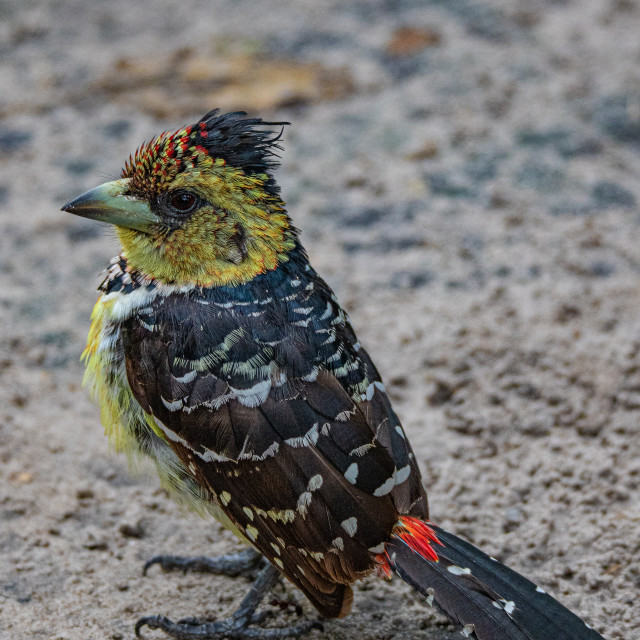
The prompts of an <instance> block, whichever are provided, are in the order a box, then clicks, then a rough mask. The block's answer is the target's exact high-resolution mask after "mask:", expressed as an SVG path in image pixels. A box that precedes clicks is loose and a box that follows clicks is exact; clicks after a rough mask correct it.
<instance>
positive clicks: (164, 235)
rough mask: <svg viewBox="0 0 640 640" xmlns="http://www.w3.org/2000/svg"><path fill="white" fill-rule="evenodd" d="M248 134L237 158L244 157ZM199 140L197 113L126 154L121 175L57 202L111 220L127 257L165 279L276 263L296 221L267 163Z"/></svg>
mask: <svg viewBox="0 0 640 640" xmlns="http://www.w3.org/2000/svg"><path fill="white" fill-rule="evenodd" d="M241 122H242V121H241ZM250 141H251V138H250V137H249V136H247V139H246V140H245V142H244V144H245V146H246V147H247V149H248V151H247V152H246V153H245V154H244V155H241V154H238V153H236V156H237V157H238V158H239V159H240V160H246V158H247V157H249V158H250V155H249V154H250V153H251V149H250V148H249V143H250ZM203 142H204V143H206V142H207V131H206V129H204V128H203V127H202V123H200V127H197V126H196V127H187V128H185V129H181V130H179V131H176V132H175V133H172V134H162V135H161V136H160V137H158V138H157V139H156V140H154V141H153V142H151V143H149V144H147V145H145V146H144V147H142V148H141V149H139V150H138V151H137V153H136V154H135V157H134V158H130V160H129V162H127V164H126V165H125V169H124V171H123V174H122V178H121V179H120V180H116V181H114V182H110V183H107V184H105V185H102V186H100V187H97V188H96V189H93V190H92V191H89V192H87V193H86V194H84V195H82V196H80V197H79V198H77V199H76V200H74V201H73V202H71V203H69V204H68V205H66V206H65V210H67V211H70V212H71V213H76V214H78V215H83V216H85V217H89V218H93V219H97V220H102V221H106V222H111V223H112V224H115V225H116V230H117V233H118V237H119V238H120V241H121V243H122V248H123V255H124V256H125V257H126V259H127V263H128V265H129V267H130V268H131V269H134V270H137V271H140V272H141V273H143V274H144V275H146V276H147V277H149V278H153V279H156V280H159V281H160V282H163V283H166V284H176V285H197V286H207V287H208V286H219V285H227V284H231V285H233V284H239V283H242V282H246V281H248V280H250V279H251V278H253V277H255V276H256V275H258V274H259V273H264V272H265V271H267V270H270V269H275V268H276V267H277V265H278V264H280V263H281V262H283V261H286V260H287V254H288V252H289V251H290V250H291V249H292V248H293V247H294V245H295V230H294V229H293V228H292V227H291V224H290V220H289V218H288V216H287V214H286V212H285V209H284V203H283V202H282V200H281V199H280V197H279V195H278V189H277V187H276V186H275V183H274V181H273V179H272V178H271V176H270V175H269V174H268V173H267V172H266V169H267V167H268V166H269V163H268V162H263V165H264V168H265V171H264V172H260V171H259V169H260V168H261V166H260V164H259V163H258V162H255V163H254V164H253V165H251V166H249V167H241V166H234V165H233V164H231V163H230V162H228V161H227V159H226V158H224V157H215V156H216V153H215V151H216V149H215V146H214V145H213V144H212V145H211V147H208V146H206V144H203ZM263 146H264V145H263ZM241 150H242V149H241ZM222 155H224V154H222ZM226 155H227V156H228V157H229V158H230V159H231V160H233V159H236V156H234V155H233V153H227V154H226ZM256 165H257V167H256ZM256 168H257V170H256Z"/></svg>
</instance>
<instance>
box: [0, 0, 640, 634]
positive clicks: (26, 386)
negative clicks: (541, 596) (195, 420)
mask: <svg viewBox="0 0 640 640" xmlns="http://www.w3.org/2000/svg"><path fill="white" fill-rule="evenodd" d="M639 25H640V3H639V2H637V0H581V1H578V0H548V1H545V0H520V1H515V2H514V1H508V0H447V1H446V2H445V1H443V0H441V1H433V2H429V3H427V2H424V1H423V0H399V1H397V2H389V1H384V0H379V1H376V0H369V1H366V0H360V1H354V2H338V1H334V2H324V3H319V2H315V1H312V0H305V1H298V2H296V3H291V2H283V1H282V2H278V1H276V0H265V1H263V2H261V3H253V2H248V1H246V0H233V1H232V0H228V1H222V0H220V1H218V0H216V1H213V2H210V1H205V0H182V1H181V2H180V3H173V2H168V1H167V0H164V1H156V2H151V1H150V0H138V1H137V2H124V1H122V0H114V1H113V2H107V3H98V2H86V1H81V0H77V1H73V0H58V1H55V2H54V1H53V0H49V1H46V0H41V1H39V2H30V1H25V0H5V1H4V2H3V3H2V4H1V5H0V43H1V44H0V56H1V60H2V63H1V67H0V87H1V89H2V90H1V91H0V116H1V118H0V152H1V153H0V168H1V172H0V275H1V278H0V326H1V327H2V329H1V338H0V638H2V640H26V639H32V638H50V639H52V640H94V639H95V640H101V639H104V638H108V639H111V640H123V639H131V638H132V637H133V630H132V629H133V624H134V622H135V620H136V619H137V618H138V617H139V616H142V615H144V614H150V613H163V614H167V615H170V616H172V617H173V618H174V619H176V618H179V617H182V616H186V615H195V614H198V615H210V616H211V615H215V614H218V615H223V614H225V613H228V612H229V611H231V610H232V609H233V606H234V603H236V602H237V601H238V598H239V597H241V594H242V593H243V591H244V590H245V589H246V583H245V582H244V581H243V580H241V579H240V580H235V581H234V580H231V579H226V578H214V577H211V576H197V575H187V576H183V575H163V574H162V573H161V572H160V571H159V570H152V571H151V572H150V575H149V576H148V577H146V578H143V577H142V575H141V567H142V563H143V562H144V560H145V559H147V558H149V557H150V556H151V555H153V554H155V553H158V552H174V553H182V554H215V553H219V552H224V551H227V550H230V549H234V548H237V547H236V543H235V541H234V539H233V538H232V536H231V535H230V534H228V533H226V532H224V531H221V530H220V528H219V527H218V526H217V525H216V524H215V523H212V522H209V521H205V520H200V519H199V518H197V517H195V516H192V515H189V514H185V513H183V512H181V511H180V509H179V508H178V507H176V506H175V505H174V504H173V503H171V501H170V500H169V499H168V498H167V497H166V495H165V494H164V493H163V492H162V491H161V490H159V489H158V486H157V483H156V481H155V480H154V479H153V478H152V477H147V476H146V475H145V474H144V473H142V474H141V475H140V474H138V475H133V476H132V475H130V473H129V471H128V470H127V465H126V461H125V460H123V459H121V458H118V457H116V456H114V455H113V454H112V453H110V452H109V449H108V446H107V443H106V441H105V439H104V437H103V434H102V429H101V427H100V424H99V416H98V411H97V409H96V408H95V407H94V406H92V404H91V403H90V401H89V400H88V399H87V398H86V396H85V393H84V392H83V391H82V389H81V388H80V381H81V377H82V369H81V365H80V364H79V362H78V358H79V354H80V352H81V350H82V348H83V342H84V339H85V335H86V332H87V328H88V324H89V314H90V310H91V307H92V304H93V302H94V300H95V298H96V294H95V292H94V290H95V287H96V286H97V284H98V282H99V279H100V272H101V270H102V269H103V268H104V267H105V266H106V264H107V261H108V259H109V258H110V257H111V256H112V255H115V253H117V246H116V243H115V240H114V238H113V235H112V233H111V232H110V231H109V230H107V229H104V228H103V227H100V226H98V225H94V224H92V223H89V222H85V221H82V220H80V219H76V218H72V217H71V216H68V215H65V214H62V213H60V212H59V208H60V206H61V205H62V204H63V203H64V202H66V201H67V200H69V199H70V198H71V197H73V196H74V195H77V194H78V193H80V192H81V191H83V190H85V189H87V188H90V187H92V186H95V185H97V184H99V183H100V182H102V181H104V180H105V179H106V178H107V177H109V176H115V175H117V174H118V172H119V169H120V167H121V165H122V164H123V162H124V160H125V158H126V157H127V156H128V154H129V153H130V152H132V151H133V150H134V148H135V147H136V146H137V145H138V144H139V143H140V142H142V141H143V140H144V139H148V138H149V137H150V136H152V135H153V134H155V133H157V132H158V131H160V130H162V129H165V128H174V127H177V126H179V125H181V124H184V123H187V122H192V121H195V119H197V118H198V117H199V116H200V115H202V114H203V113H204V112H205V111H207V110H208V109H210V108H212V107H215V106H222V107H223V108H225V109H227V108H238V107H244V108H245V109H247V110H248V111H250V112H251V113H253V114H258V115H262V116H264V117H268V118H276V119H280V120H290V121H291V122H292V123H293V125H292V126H291V127H289V128H288V129H287V131H286V135H285V144H286V151H285V154H284V156H283V166H282V168H281V170H280V172H279V178H280V182H281V184H282V187H283V191H284V194H285V197H286V199H287V201H288V203H289V208H290V212H291V214H292V216H293V217H294V219H295V221H296V224H297V225H298V226H299V227H301V228H302V229H303V238H304V240H305V244H306V246H307V247H308V249H309V252H310V254H311V256H312V259H313V262H314V264H315V266H316V268H317V269H318V270H319V271H320V272H321V273H322V274H323V275H324V276H325V277H326V278H327V280H328V281H329V282H330V283H331V284H332V286H333V287H334V288H335V289H336V291H337V293H338V295H339V297H340V299H341V300H342V302H343V304H344V305H345V306H346V308H347V309H348V311H349V312H350V314H351V316H352V320H353V322H354V325H355V326H356V328H357V330H358V332H359V336H360V339H361V341H362V342H363V344H365V345H366V346H367V348H368V350H369V352H370V353H371V354H372V355H373V356H374V359H375V360H376V362H377V364H378V367H379V368H380V370H381V371H382V373H383V376H384V378H385V380H386V382H387V386H388V388H389V389H390V393H391V395H392V397H393V400H394V401H395V405H396V410H397V411H398V413H399V414H400V416H401V417H402V419H403V421H404V425H405V428H406V430H407V431H408V433H409V434H410V436H411V439H412V441H413V444H414V449H415V450H416V453H417V455H418V457H419V459H420V463H421V466H422V469H423V472H424V480H425V483H426V485H427V487H428V488H429V491H430V497H431V506H432V515H433V518H434V520H435V521H437V522H439V523H441V524H442V525H443V526H445V527H447V528H449V529H451V530H453V531H455V532H457V533H458V534H460V535H463V536H466V537H467V538H468V539H470V540H471V541H473V542H474V543H476V544H478V545H480V546H482V547H483V548H485V549H486V550H487V551H488V552H490V553H491V554H492V555H494V556H496V557H498V558H500V559H502V560H503V561H506V562H508V563H509V564H511V565H512V566H514V567H515V568H517V569H519V570H521V571H522V572H523V573H525V574H526V575H528V576H529V577H531V578H532V579H534V580H535V581H536V582H538V583H539V584H541V585H542V586H543V587H544V588H545V589H546V590H548V591H550V592H552V593H554V594H555V595H556V596H558V597H559V598H560V599H562V600H563V601H564V602H565V603H566V604H567V605H569V606H570V607H571V608H573V609H574V610H575V611H576V612H577V613H579V614H580V615H582V616H583V617H584V618H585V619H586V620H588V621H589V622H590V623H591V624H592V625H593V626H594V627H596V628H597V629H598V630H599V631H600V632H601V633H603V635H604V636H605V637H607V638H609V639H610V640H613V639H614V638H628V639H631V638H634V637H639V636H640V632H639V631H638V630H639V629H640V622H639V617H638V613H637V609H636V608H634V603H635V602H636V601H637V597H638V591H639V589H640V500H639V498H638V490H639V485H640V455H639V454H640V332H639V329H638V315H639V312H640V294H639V291H638V285H639V283H640V254H639V252H638V246H639V241H640V216H639V212H638V201H639V198H640V184H639V181H638V176H640V90H639V89H638V87H640V40H639V39H638V27H639ZM301 601H302V600H301ZM304 607H305V615H313V612H312V611H311V610H310V608H309V607H308V605H307V604H306V603H305V604H304ZM294 618H295V616H294V615H293V614H289V619H294ZM146 636H148V637H149V638H152V637H153V638H159V637H161V634H159V633H157V632H147V634H146ZM315 637H319V636H318V634H317V633H316V635H315ZM322 637H330V638H338V639H344V640H356V639H362V638H365V639H366V638H370V639H376V640H382V639H383V638H384V639H387V638H398V639H403V640H410V639H414V638H416V639H417V638H430V639H435V638H453V637H460V636H458V635H457V634H455V635H454V634H452V632H451V630H450V627H448V626H447V624H446V622H444V621H443V620H442V618H440V617H438V616H437V615H436V614H434V613H433V611H432V610H431V609H429V608H428V607H427V606H426V605H425V604H423V603H422V602H420V601H419V599H418V598H417V597H415V596H414V595H412V594H410V593H409V592H408V590H407V589H406V588H405V587H403V585H401V584H399V583H398V582H397V581H395V582H394V583H391V584H387V583H382V582H376V581H373V580H371V581H368V582H366V583H364V584H362V585H361V586H360V587H359V589H358V592H357V594H356V604H355V608H354V613H353V615H352V616H350V617H349V618H348V619H346V620H344V621H339V622H330V623H328V624H327V625H326V628H325V635H324V636H322Z"/></svg>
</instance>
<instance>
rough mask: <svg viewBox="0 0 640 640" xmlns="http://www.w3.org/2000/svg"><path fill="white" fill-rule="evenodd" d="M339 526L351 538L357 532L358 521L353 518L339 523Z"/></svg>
mask: <svg viewBox="0 0 640 640" xmlns="http://www.w3.org/2000/svg"><path fill="white" fill-rule="evenodd" d="M340 526H341V527H342V528H343V529H344V530H345V531H346V532H347V533H348V534H349V535H350V536H351V537H352V538H353V536H355V535H356V531H357V530H358V521H357V520H356V519H355V518H347V519H346V520H343V521H342V522H341V523H340Z"/></svg>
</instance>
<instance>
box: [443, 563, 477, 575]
mask: <svg viewBox="0 0 640 640" xmlns="http://www.w3.org/2000/svg"><path fill="white" fill-rule="evenodd" d="M447 571H448V572H449V573H453V575H454V576H463V575H465V574H467V575H471V569H469V567H465V568H464V569H463V568H462V567H458V566H457V565H455V564H450V565H449V566H448V567H447Z"/></svg>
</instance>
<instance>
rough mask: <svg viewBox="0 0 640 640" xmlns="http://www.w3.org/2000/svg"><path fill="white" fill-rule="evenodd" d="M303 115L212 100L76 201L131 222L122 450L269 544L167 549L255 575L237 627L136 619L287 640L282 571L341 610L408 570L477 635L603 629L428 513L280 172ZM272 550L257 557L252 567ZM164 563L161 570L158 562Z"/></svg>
mask: <svg viewBox="0 0 640 640" xmlns="http://www.w3.org/2000/svg"><path fill="white" fill-rule="evenodd" d="M283 124H287V123H273V122H264V121H262V120H261V119H258V118H247V117H246V116H245V114H244V113H230V114H224V115H221V114H220V113H219V112H218V111H212V112H210V113H208V114H207V115H205V116H204V117H203V118H202V119H201V120H200V121H199V122H197V123H196V124H195V125H192V126H187V127H185V128H183V129H180V130H178V131H176V132H173V133H163V134H162V135H160V136H159V137H158V138H157V139H155V140H154V141H152V142H151V143H149V144H145V145H144V146H142V147H141V148H140V149H139V150H138V151H137V152H136V153H135V155H134V156H133V157H132V158H130V159H129V161H128V162H127V163H126V165H125V168H124V170H123V172H122V177H121V178H120V179H118V180H114V181H112V182H108V183H106V184H103V185H102V186H99V187H97V188H95V189H93V190H91V191H88V192H87V193H85V194H83V195H81V196H79V197H78V198H76V199H75V200H73V201H72V202H70V203H69V204H67V205H66V206H65V207H64V210H65V211H68V212H70V213H74V214H77V215H80V216H84V217H86V218H91V219H93V220H99V221H103V222H108V223H111V224H113V225H115V230H116V232H117V235H118V238H119V240H120V242H121V244H122V252H121V253H120V255H119V256H117V257H116V258H114V259H113V260H112V262H111V266H110V268H109V269H108V272H107V276H106V279H105V280H104V282H103V283H102V284H101V285H100V289H99V290H100V298H99V300H98V302H97V304H96V306H95V308H94V311H93V314H92V322H91V329H90V333H89V338H88V343H87V348H86V351H85V353H84V359H85V361H86V376H85V381H86V383H87V384H88V386H89V388H90V390H91V392H92V394H93V396H94V397H95V398H96V399H97V400H98V402H99V403H100V405H101V408H102V422H103V424H104V427H105V430H106V433H107V435H108V437H109V440H110V441H111V443H112V444H113V446H114V447H115V449H116V450H119V451H124V452H126V453H127V454H128V455H129V456H130V457H131V458H134V459H135V458H137V457H146V458H150V459H151V460H152V461H153V463H155V466H156V468H157V471H158V474H159V476H160V480H161V482H162V485H163V486H164V487H166V489H167V490H168V491H169V492H170V493H171V494H172V495H173V496H174V497H176V498H177V499H178V500H180V501H182V502H183V503H186V504H187V505H189V506H191V507H192V508H194V509H195V510H198V511H200V512H206V513H209V514H212V515H213V516H215V517H216V518H217V519H218V520H219V521H220V522H221V523H222V524H223V525H224V526H226V527H228V528H229V529H231V530H232V531H233V532H234V533H235V534H236V535H237V536H238V537H239V538H240V539H241V540H242V541H243V542H244V543H246V545H248V546H249V547H250V548H252V549H253V551H249V552H246V553H238V554H235V555H234V554H230V555H229V556H227V557H223V558H222V559H220V560H219V561H218V562H217V564H216V560H215V559H209V560H207V559H203V558H200V559H192V560H191V561H189V560H186V559H180V558H176V557H173V556H160V557H159V558H155V559H153V560H152V561H151V562H160V563H161V564H162V565H163V567H165V568H172V567H176V566H179V567H183V568H186V567H189V566H192V567H194V568H197V566H199V565H203V564H204V565H207V566H208V567H209V568H210V569H212V570H214V571H215V570H216V568H217V570H219V571H220V572H222V573H229V574H233V573H238V572H240V571H242V570H243V569H245V570H246V569H247V567H249V568H251V567H253V570H254V571H258V570H259V573H258V578H257V579H256V582H255V583H254V586H253V587H252V589H251V590H250V591H249V594H248V595H247V596H246V598H245V599H244V600H243V602H242V604H241V606H240V607H239V609H238V610H237V611H236V612H235V613H234V614H233V615H232V616H231V617H230V618H228V619H225V620H221V621H215V622H207V621H198V620H197V619H194V618H189V619H186V620H183V621H179V622H173V621H171V620H169V619H168V618H165V617H163V616H148V617H146V618H142V619H141V620H139V621H138V624H137V626H136V633H139V632H140V630H141V628H142V627H144V626H145V625H146V626H148V627H151V628H160V629H163V630H164V631H165V632H166V633H168V634H169V635H170V636H172V637H174V638H178V639H179V640H187V639H190V638H199V639H202V638H223V637H229V638H256V637H258V638H283V637H290V636H295V635H300V634H302V633H305V632H307V631H309V630H310V629H311V628H313V627H316V626H318V622H317V621H305V622H302V623H300V624H297V625H295V626H293V627H284V628H277V627H264V626H262V622H263V621H264V620H265V617H266V615H265V612H264V611H263V612H259V611H257V607H258V605H259V603H260V601H261V600H262V598H263V596H264V595H265V593H266V592H267V591H268V590H269V589H270V588H271V587H273V586H274V584H275V582H276V581H277V579H278V577H280V575H284V576H285V577H286V578H287V579H288V580H290V581H291V582H292V583H293V584H294V585H295V586H296V587H298V588H299V589H300V590H301V591H302V592H303V593H304V594H305V595H306V596H307V598H308V599H309V600H310V601H311V604H313V606H314V607H315V608H316V609H317V610H318V611H319V612H320V614H321V616H323V617H326V618H339V617H342V616H345V615H347V614H348V613H349V611H350V610H351V605H352V600H353V592H352V585H353V583H354V582H356V581H357V580H360V579H362V578H364V577H365V576H367V575H369V574H372V573H377V574H378V575H380V576H382V577H385V576H386V577H389V576H391V574H393V573H395V574H397V575H398V576H400V578H402V579H403V580H405V581H406V582H408V583H409V584H410V585H411V586H412V587H414V588H415V589H416V590H417V591H419V592H420V593H421V594H423V595H424V596H425V597H426V599H427V601H428V602H429V603H432V604H436V605H437V606H438V607H439V608H440V609H441V610H442V611H444V612H445V613H446V614H447V615H448V616H449V617H450V618H451V619H452V620H453V621H454V622H455V623H457V624H459V625H461V627H462V631H463V634H464V635H465V636H466V637H468V638H477V639H478V640H596V639H597V638H601V636H600V635H599V634H598V633H596V632H595V631H594V630H593V629H592V628H591V627H589V626H588V625H587V624H586V623H585V622H583V621H582V620H580V618H578V617H577V616H576V615H574V614H573V613H571V612H570V611H569V610H568V609H566V608H565V607H564V606H562V605H561V604H560V603H559V602H557V601H556V600H554V599H553V598H552V597H551V596H550V595H548V594H546V593H545V592H544V591H543V590H542V589H541V588H539V587H536V585H535V584H533V583H532V582H530V581H529V580H527V579H526V578H524V577H522V576H520V575H519V574H518V573H516V572H515V571H513V570H511V569H509V568H508V567H506V566H504V565H503V564H501V563H500V562H498V561H497V560H495V559H494V558H492V557H490V556H488V555H486V554H485V553H483V552H482V551H480V550H478V549H476V548H475V547H473V546H472V545H471V544H469V543H468V542H465V541H463V540H461V539H460V538H458V537H456V536H455V535H453V534H451V533H449V532H447V531H444V530H443V529H441V528H440V527H438V526H436V525H435V524H433V523H431V522H430V521H429V519H428V517H429V515H428V508H427V496H426V493H425V490H424V488H423V486H422V482H421V477H420V471H419V469H418V464H417V461H416V459H415V457H414V454H413V453H412V450H411V446H410V444H409V441H408V439H407V434H406V433H405V431H404V430H403V428H402V426H401V424H400V420H399V419H398V416H397V415H396V414H395V413H394V411H393V408H392V407H391V402H390V401H389V397H388V396H387V394H386V392H385V388H384V385H383V382H382V380H381V377H380V374H379V373H378V371H377V370H376V368H375V366H374V364H373V363H372V361H371V359H370V357H369V355H368V354H367V352H366V351H365V350H364V348H363V347H362V346H361V344H360V342H359V341H358V339H357V338H356V335H355V333H354V330H353V328H352V327H351V324H350V322H349V319H348V317H347V314H346V313H345V312H344V310H343V309H342V308H341V307H340V305H339V303H338V301H337V299H336V297H335V296H334V294H333V293H332V291H331V289H330V288H329V286H328V285H327V284H326V283H325V282H324V280H322V278H320V276H319V275H318V274H317V273H316V272H315V271H314V269H313V267H312V266H311V265H310V264H309V261H308V258H307V254H306V253H305V250H304V248H303V247H302V245H301V243H300V239H299V232H298V230H297V229H296V228H295V227H294V226H293V225H292V223H291V220H290V218H289V216H288V214H287V212H286V210H285V204H284V202H283V200H282V198H281V196H280V191H279V188H278V185H277V183H276V181H275V179H274V176H273V171H274V169H275V167H276V165H277V157H278V156H277V153H278V151H279V150H281V146H280V144H279V143H280V139H281V129H279V130H277V131H274V129H273V127H274V125H277V126H278V127H279V126H280V125H283ZM253 558H257V561H255V562H254V561H253ZM148 564H149V563H148Z"/></svg>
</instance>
